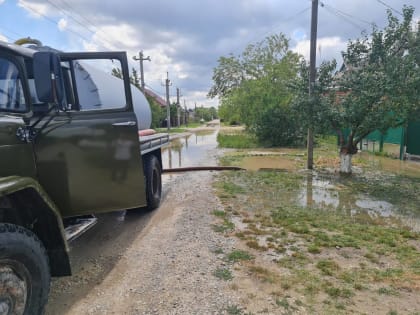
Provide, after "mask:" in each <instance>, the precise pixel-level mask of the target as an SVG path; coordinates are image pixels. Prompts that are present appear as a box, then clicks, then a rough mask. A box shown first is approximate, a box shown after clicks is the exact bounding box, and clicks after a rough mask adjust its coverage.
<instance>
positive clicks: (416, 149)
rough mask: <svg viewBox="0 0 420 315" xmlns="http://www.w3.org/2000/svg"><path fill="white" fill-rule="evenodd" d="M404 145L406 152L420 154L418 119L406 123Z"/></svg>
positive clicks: (419, 126)
mask: <svg viewBox="0 0 420 315" xmlns="http://www.w3.org/2000/svg"><path fill="white" fill-rule="evenodd" d="M406 145H407V153H409V154H414V155H420V121H417V122H413V123H411V124H409V125H408V128H407V141H406Z"/></svg>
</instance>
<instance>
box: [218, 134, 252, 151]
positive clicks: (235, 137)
mask: <svg viewBox="0 0 420 315" xmlns="http://www.w3.org/2000/svg"><path fill="white" fill-rule="evenodd" d="M217 143H218V144H219V147H220V148H232V149H250V148H256V147H257V146H258V145H257V140H256V139H255V137H253V136H251V135H249V134H246V133H237V134H223V133H219V134H218V135H217Z"/></svg>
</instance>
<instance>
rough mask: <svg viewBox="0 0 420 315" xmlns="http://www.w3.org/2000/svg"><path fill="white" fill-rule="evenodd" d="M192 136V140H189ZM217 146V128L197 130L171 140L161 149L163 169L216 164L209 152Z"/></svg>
mask: <svg viewBox="0 0 420 315" xmlns="http://www.w3.org/2000/svg"><path fill="white" fill-rule="evenodd" d="M190 138H193V139H194V140H193V142H191V141H190ZM216 147H217V130H206V131H199V132H196V133H193V134H189V135H187V136H184V137H181V138H177V139H174V140H172V141H171V145H170V146H168V147H167V148H164V149H163V150H162V163H163V169H170V168H174V167H188V166H207V165H216V160H215V158H214V157H212V156H211V155H210V153H209V151H210V150H212V149H215V148H216Z"/></svg>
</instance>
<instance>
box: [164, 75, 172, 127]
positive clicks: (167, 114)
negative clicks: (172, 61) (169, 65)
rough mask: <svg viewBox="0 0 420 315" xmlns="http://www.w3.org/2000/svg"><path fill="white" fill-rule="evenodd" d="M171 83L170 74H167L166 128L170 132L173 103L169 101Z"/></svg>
mask: <svg viewBox="0 0 420 315" xmlns="http://www.w3.org/2000/svg"><path fill="white" fill-rule="evenodd" d="M170 83H171V80H169V73H168V72H166V80H165V86H166V126H167V128H168V131H169V130H171V109H170V106H171V103H170V101H169V85H170Z"/></svg>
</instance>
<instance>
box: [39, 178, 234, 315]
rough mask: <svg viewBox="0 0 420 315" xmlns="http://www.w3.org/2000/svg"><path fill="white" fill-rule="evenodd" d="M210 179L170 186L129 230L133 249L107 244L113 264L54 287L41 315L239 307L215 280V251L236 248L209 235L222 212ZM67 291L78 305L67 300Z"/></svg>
mask: <svg viewBox="0 0 420 315" xmlns="http://www.w3.org/2000/svg"><path fill="white" fill-rule="evenodd" d="M212 176H213V174H212V173H210V172H200V173H189V174H185V175H183V176H177V177H176V178H174V179H172V181H171V182H170V183H169V184H168V186H170V187H167V189H168V188H169V189H168V191H167V194H166V196H165V198H164V200H163V203H162V205H161V206H160V208H159V209H157V210H156V211H155V212H154V213H152V214H150V215H149V216H150V217H147V215H146V217H147V218H143V221H142V222H143V224H144V226H143V227H142V228H141V229H139V230H133V228H132V227H131V228H130V230H131V231H132V232H134V233H135V236H133V239H132V240H131V241H130V242H131V243H130V244H128V246H126V247H125V248H124V249H122V250H121V249H120V250H118V248H116V246H119V245H121V244H118V243H117V244H115V245H114V246H112V245H110V249H109V250H111V251H112V250H116V251H117V252H118V251H119V255H117V256H119V257H116V259H117V261H115V262H114V263H111V266H109V265H108V266H107V264H106V263H104V261H103V260H101V259H100V258H99V257H98V259H93V261H89V260H88V261H85V262H83V263H82V265H83V267H81V268H78V269H79V270H78V271H77V274H76V275H75V276H73V277H71V278H65V280H62V279H60V280H58V281H56V282H54V283H53V287H52V293H51V300H50V303H49V305H48V309H47V314H225V313H226V312H227V311H226V310H227V309H228V308H229V307H234V306H235V305H237V304H239V298H238V297H236V296H235V294H232V292H229V283H228V282H226V281H223V280H220V279H218V278H216V277H215V276H214V275H213V273H214V271H215V270H216V269H218V268H223V267H224V266H225V265H226V264H227V263H226V261H225V260H224V259H223V257H224V256H223V255H221V254H217V253H216V252H217V250H218V249H220V248H223V249H224V250H229V249H230V248H233V247H234V241H233V240H230V239H227V238H225V237H223V236H222V235H219V234H217V233H215V232H214V231H213V230H212V227H211V223H212V222H213V221H214V220H215V218H214V216H213V215H212V212H213V211H214V210H215V209H217V208H218V207H219V206H220V205H219V204H218V201H217V199H216V198H215V197H214V195H213V193H212V186H211V182H212ZM126 215H129V214H126ZM145 221H146V222H145ZM110 230H112V228H110ZM92 233H93V234H95V232H94V231H93V232H92ZM109 238H110V239H108V240H107V242H108V243H109V244H112V243H113V242H114V240H113V237H112V234H111V235H110V237H109ZM93 250H95V249H94V247H93ZM99 256H103V255H99ZM104 269H107V270H104ZM80 285H82V286H83V285H85V288H84V289H83V294H82V296H80V294H78V293H77V290H78V287H79V286H80ZM68 290H70V291H74V292H75V293H76V295H78V298H76V299H71V298H70V299H65V297H66V296H68V294H66V293H68Z"/></svg>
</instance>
